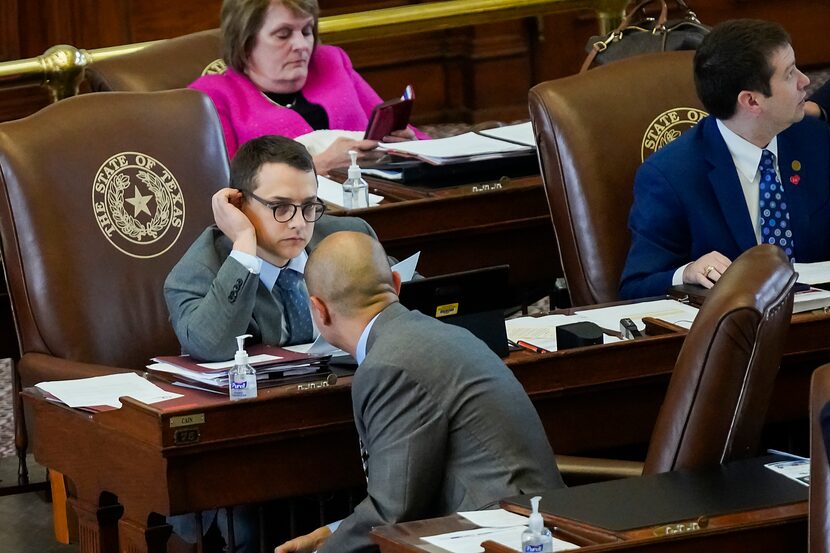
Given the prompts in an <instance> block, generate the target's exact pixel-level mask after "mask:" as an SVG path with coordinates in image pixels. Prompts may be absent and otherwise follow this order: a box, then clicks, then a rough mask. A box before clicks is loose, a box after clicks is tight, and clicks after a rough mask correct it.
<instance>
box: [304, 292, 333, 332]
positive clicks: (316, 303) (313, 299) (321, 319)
mask: <svg viewBox="0 0 830 553" xmlns="http://www.w3.org/2000/svg"><path fill="white" fill-rule="evenodd" d="M308 301H309V304H310V305H311V310H312V311H313V312H314V314H315V315H316V317H315V318H316V319H317V323H318V324H319V325H320V326H329V325H330V324H331V313H329V308H328V306H327V305H326V302H324V301H323V300H321V299H320V298H319V297H317V296H310V297H309V298H308Z"/></svg>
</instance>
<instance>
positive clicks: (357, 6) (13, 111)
mask: <svg viewBox="0 0 830 553" xmlns="http://www.w3.org/2000/svg"><path fill="white" fill-rule="evenodd" d="M426 1H428V0H321V4H322V6H321V9H322V12H323V14H324V15H334V14H338V13H344V12H353V11H359V10H367V9H370V8H381V7H390V6H399V5H407V4H418V3H423V2H426ZM220 4H221V0H178V1H176V2H170V1H169V0H27V1H25V2H23V1H21V0H0V58H2V57H5V58H6V59H10V58H11V59H14V58H20V57H32V56H36V55H39V54H41V53H42V52H43V51H44V50H45V49H46V48H48V47H49V46H51V45H54V44H58V43H68V44H73V45H75V46H78V47H81V48H97V47H102V46H111V45H115V44H128V43H131V42H140V41H145V40H154V39H159V38H168V37H173V36H179V35H182V34H186V33H190V32H195V31H198V30H202V29H207V28H214V27H216V26H217V25H218V21H219V6H220ZM691 4H692V5H693V7H694V8H695V10H696V11H697V13H698V15H699V16H700V18H701V19H702V20H703V21H704V22H705V23H708V24H715V23H717V22H719V21H723V20H725V19H729V18H733V17H760V18H765V19H770V20H774V21H779V22H781V23H782V24H783V25H784V26H785V27H786V28H787V29H788V30H789V31H790V33H791V35H792V37H793V44H794V47H795V49H796V55H797V58H798V61H799V63H800V64H801V65H803V66H819V65H826V64H829V63H830V42H828V41H826V40H825V39H824V36H825V27H826V26H827V22H828V21H830V2H813V1H810V0H691ZM596 31H597V22H596V18H595V16H594V14H593V13H592V12H591V11H590V10H584V11H576V12H570V13H565V14H558V15H552V16H547V17H541V18H529V19H526V20H522V21H509V22H504V23H497V24H489V25H481V26H478V27H475V28H466V29H454V30H450V31H442V32H432V33H423V34H420V35H415V36H405V37H400V39H396V40H374V41H365V42H362V43H350V44H347V45H345V48H346V50H347V51H348V52H349V55H350V56H351V57H352V60H353V62H354V64H355V67H356V68H358V70H359V71H360V72H361V74H362V75H363V76H364V77H365V78H366V80H367V81H369V83H370V84H371V85H372V86H374V87H375V88H376V89H377V90H378V92H379V93H380V95H381V96H382V97H384V98H391V97H394V96H395V95H397V94H399V93H400V90H401V89H402V87H403V85H405V84H406V83H412V84H413V85H414V86H415V88H416V93H417V96H418V106H417V108H416V111H415V114H414V120H415V121H416V122H418V123H422V124H423V123H431V122H452V121H464V122H479V121H484V120H492V119H497V120H506V121H509V120H513V119H517V118H521V117H527V108H526V102H527V90H528V89H529V88H530V87H531V86H532V85H533V84H536V83H538V82H541V81H544V80H549V79H554V78H558V77H562V76H566V75H570V74H573V73H575V72H576V71H578V69H579V67H580V65H581V62H582V60H583V59H584V56H585V51H584V47H585V44H586V42H587V40H588V38H589V37H590V36H591V35H593V34H595V33H596ZM43 98H45V95H42V94H41V95H35V96H32V95H31V94H29V92H28V91H26V90H24V91H22V92H5V93H2V94H0V120H6V119H10V118H15V117H21V116H23V115H26V114H28V113H31V112H32V111H34V110H36V109H38V108H39V107H40V106H42V105H44V100H43Z"/></svg>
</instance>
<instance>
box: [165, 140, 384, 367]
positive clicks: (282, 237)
mask: <svg viewBox="0 0 830 553" xmlns="http://www.w3.org/2000/svg"><path fill="white" fill-rule="evenodd" d="M212 205H213V215H214V219H215V221H216V224H215V225H212V226H210V227H208V228H207V229H206V230H205V231H204V232H203V233H202V234H201V235H200V236H199V238H197V239H196V241H195V242H194V243H193V245H192V246H191V247H190V249H189V250H188V251H187V253H185V255H184V257H183V258H182V259H181V260H180V261H179V263H177V264H176V266H175V267H174V268H173V270H172V271H171V272H170V275H168V277H167V280H166V281H165V283H164V296H165V299H166V301H167V308H168V310H169V312H170V319H171V321H172V323H173V328H174V329H175V331H176V335H177V336H178V338H179V342H180V343H181V345H182V349H183V350H184V351H185V352H186V353H189V354H190V355H193V356H194V357H197V358H199V359H202V360H210V361H221V360H226V359H231V358H233V353H234V351H235V350H236V341H235V339H234V338H235V337H236V336H238V335H240V334H251V335H252V336H253V337H254V338H253V340H252V343H257V342H262V343H266V344H271V345H290V344H302V343H307V342H310V341H312V340H313V339H314V334H315V332H314V329H313V325H312V322H311V314H310V311H309V307H308V292H307V291H306V287H305V282H304V281H303V278H302V275H303V270H304V268H305V263H306V260H307V259H308V252H310V251H311V250H313V249H314V247H315V246H316V245H317V244H318V243H319V242H320V241H321V240H322V239H323V238H325V237H326V236H328V235H329V234H331V233H333V232H337V231H340V230H352V231H358V232H364V233H366V234H368V235H370V236H373V237H374V236H375V233H374V232H373V231H372V228H371V227H370V226H369V225H368V224H367V223H366V222H365V221H363V220H362V219H357V218H354V217H329V216H326V215H324V213H325V205H324V204H323V203H322V202H321V201H320V200H319V199H318V198H317V177H316V174H315V171H314V164H313V161H312V158H311V156H310V155H309V153H308V152H307V151H306V149H305V148H304V147H303V146H302V145H300V144H299V143H297V142H295V141H294V140H291V139H289V138H285V137H281V136H263V137H260V138H256V139H254V140H251V141H249V142H247V143H245V144H244V145H243V146H242V147H241V148H240V149H239V151H238V152H237V154H236V155H235V156H234V158H233V160H232V161H231V167H230V188H223V189H222V190H220V191H219V192H217V193H216V194H214V196H213V199H212Z"/></svg>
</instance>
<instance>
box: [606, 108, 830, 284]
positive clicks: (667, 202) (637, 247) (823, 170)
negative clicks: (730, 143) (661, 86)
mask: <svg viewBox="0 0 830 553" xmlns="http://www.w3.org/2000/svg"><path fill="white" fill-rule="evenodd" d="M796 161H797V162H798V163H795V162H796ZM799 164H800V167H799ZM794 166H795V167H797V168H798V170H796V168H795V167H794ZM778 168H779V171H780V173H781V181H782V183H783V185H784V193H785V197H786V200H787V203H788V204H789V211H790V220H791V227H792V229H793V238H794V240H795V259H796V261H801V262H813V261H826V260H830V126H828V125H827V124H825V123H823V122H821V121H818V120H815V119H813V118H811V117H805V118H804V120H803V121H801V122H799V123H796V124H795V125H793V126H791V127H790V128H788V129H787V130H785V131H783V132H782V133H780V134H779V135H778ZM796 183H797V184H796ZM628 226H629V229H630V231H631V249H630V250H629V252H628V259H627V260H626V263H625V268H624V269H623V274H622V278H621V282H620V297H621V298H623V299H631V298H643V297H648V296H657V295H662V294H665V293H666V290H667V289H668V288H669V287H670V286H671V280H672V276H673V274H674V272H675V271H676V270H677V269H678V268H679V267H682V266H683V265H685V264H686V263H689V262H690V261H694V260H696V259H697V258H699V257H700V256H702V255H704V254H706V253H709V252H711V251H718V252H720V253H722V254H723V255H725V256H726V257H728V258H729V259H732V260H734V259H735V258H736V257H738V256H739V255H740V254H741V253H743V252H744V251H745V250H747V249H749V248H751V247H752V246H754V245H756V239H755V230H754V229H753V227H752V222H751V220H750V218H749V210H748V209H747V206H746V200H745V199H744V195H743V191H742V190H741V183H740V180H739V179H738V172H737V169H735V164H734V162H733V161H732V156H731V155H730V154H729V150H728V149H727V147H726V143H725V142H724V140H723V137H722V136H721V134H720V131H719V130H718V127H717V122H716V120H715V118H714V117H711V116H710V117H706V118H705V119H703V120H702V121H701V122H700V123H699V124H698V125H697V126H696V127H694V128H693V129H690V130H689V131H687V132H685V133H684V134H683V135H682V136H680V137H679V138H678V139H677V140H675V141H674V142H672V143H670V144H668V145H666V146H665V147H664V148H662V149H661V150H659V151H657V152H656V153H654V154H653V155H651V157H649V158H648V159H646V161H645V162H644V163H643V164H642V165H641V166H640V168H639V170H638V171H637V176H636V178H635V181H634V204H633V206H632V207H631V214H630V216H629V221H628Z"/></svg>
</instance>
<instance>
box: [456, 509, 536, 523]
mask: <svg viewBox="0 0 830 553" xmlns="http://www.w3.org/2000/svg"><path fill="white" fill-rule="evenodd" d="M458 514H459V516H462V517H464V518H466V519H467V520H469V521H470V522H472V523H473V524H475V525H476V526H481V527H483V528H509V527H511V526H526V525H527V523H528V520H529V519H528V518H527V517H523V516H522V515H517V514H516V513H511V512H510V511H506V510H505V509H487V510H485V511H459V512H458Z"/></svg>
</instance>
